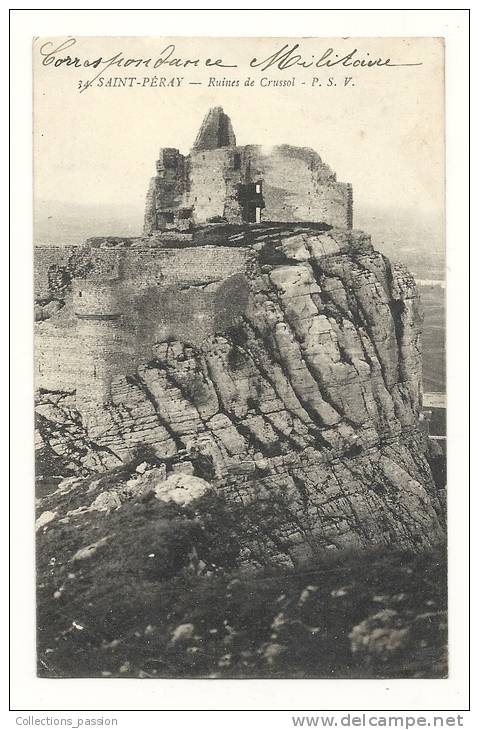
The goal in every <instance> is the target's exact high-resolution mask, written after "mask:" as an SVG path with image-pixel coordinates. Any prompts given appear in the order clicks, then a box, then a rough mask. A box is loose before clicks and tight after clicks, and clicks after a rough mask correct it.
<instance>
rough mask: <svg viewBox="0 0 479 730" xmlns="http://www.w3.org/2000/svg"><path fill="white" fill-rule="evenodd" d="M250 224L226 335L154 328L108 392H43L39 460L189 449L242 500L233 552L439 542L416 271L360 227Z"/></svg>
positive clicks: (43, 465) (232, 497)
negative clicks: (143, 355) (243, 538)
mask: <svg viewBox="0 0 479 730" xmlns="http://www.w3.org/2000/svg"><path fill="white" fill-rule="evenodd" d="M251 235H252V238H251V240H250V241H249V242H248V245H250V246H251V264H250V266H249V271H248V273H247V277H248V281H249V286H250V296H249V301H248V305H247V307H246V310H245V313H244V315H242V316H241V317H238V319H237V321H236V322H235V324H234V325H233V326H231V327H229V328H228V329H227V330H226V331H225V332H223V333H222V334H221V335H214V336H210V337H208V338H207V339H205V340H204V341H203V342H202V343H201V345H199V346H198V345H196V346H193V345H191V344H189V343H188V342H179V341H168V342H158V343H157V344H156V345H155V346H154V347H153V357H152V358H151V359H150V360H149V361H147V362H144V363H143V364H142V365H141V366H140V367H138V368H137V370H136V371H135V372H132V373H131V374H129V375H126V376H124V377H117V378H114V380H113V382H112V385H111V400H110V401H109V402H107V403H105V404H104V405H103V407H99V406H98V404H97V403H95V404H93V403H89V402H88V401H85V400H79V399H77V398H76V396H75V393H73V392H58V391H55V392H52V391H40V392H39V394H38V403H37V425H38V429H37V435H38V443H37V445H38V472H39V474H42V473H45V474H47V473H49V474H52V473H53V474H62V475H68V474H79V475H84V476H88V475H90V474H92V473H93V472H105V471H108V470H110V469H113V468H115V467H117V466H119V465H121V464H122V463H124V462H127V461H128V460H129V459H130V458H131V456H132V454H133V452H134V450H135V448H137V447H138V445H139V444H141V445H145V444H146V445H150V446H151V447H152V449H154V451H155V453H156V456H157V457H158V458H159V459H163V460H164V462H165V464H166V465H167V468H168V469H169V468H170V465H171V464H174V463H175V462H179V461H182V460H187V461H190V462H191V464H192V465H193V469H194V470H195V474H196V475H197V476H200V477H201V478H204V479H206V480H207V481H208V483H209V484H210V485H211V488H212V489H213V490H214V491H216V492H218V493H220V494H222V495H223V496H224V497H225V498H226V500H227V501H228V502H230V503H231V504H233V503H234V504H242V505H244V506H248V505H250V506H251V507H252V509H251V510H250V512H249V517H248V519H249V520H250V521H251V525H252V529H251V534H253V535H254V537H253V538H252V539H251V540H250V541H249V542H248V544H246V545H244V558H245V559H246V560H252V561H253V562H258V563H261V562H262V556H263V557H264V556H265V555H268V556H273V557H274V558H275V559H276V560H278V561H280V562H284V563H291V562H293V563H295V564H298V563H301V562H302V561H303V560H304V561H307V560H308V559H310V558H311V556H312V555H315V554H317V552H318V551H324V550H335V549H342V548H363V547H370V546H373V545H381V544H387V545H394V546H395V547H399V548H406V549H413V550H418V549H420V548H424V547H429V546H431V545H433V544H435V543H437V542H439V541H440V540H441V539H442V536H443V528H442V526H441V510H440V506H439V503H438V500H437V493H436V488H435V485H434V482H433V479H432V476H431V472H430V469H429V466H428V462H427V460H426V458H425V445H424V439H423V436H422V434H421V432H420V430H419V414H420V398H421V351H420V330H421V314H420V307H419V302H418V297H417V292H416V287H415V284H414V280H413V279H412V277H411V276H410V275H409V274H408V273H407V271H406V270H405V269H404V268H402V267H401V266H399V265H397V264H394V265H392V264H390V262H389V261H388V260H387V259H386V258H385V257H384V256H383V255H381V254H380V253H378V252H376V251H375V250H374V249H373V247H372V246H371V243H370V240H369V238H368V237H367V236H366V235H364V234H362V233H360V232H357V231H353V232H351V231H346V230H340V229H332V230H330V231H318V230H317V229H315V228H314V227H313V226H293V227H292V226H290V227H286V228H284V227H283V229H281V230H277V229H275V228H274V227H273V228H271V229H268V228H267V227H266V226H259V227H257V228H256V229H255V232H254V235H253V234H251ZM240 244H241V245H244V241H240ZM231 245H233V244H231ZM198 256H201V250H200V249H199V250H198ZM79 346H80V347H81V344H79Z"/></svg>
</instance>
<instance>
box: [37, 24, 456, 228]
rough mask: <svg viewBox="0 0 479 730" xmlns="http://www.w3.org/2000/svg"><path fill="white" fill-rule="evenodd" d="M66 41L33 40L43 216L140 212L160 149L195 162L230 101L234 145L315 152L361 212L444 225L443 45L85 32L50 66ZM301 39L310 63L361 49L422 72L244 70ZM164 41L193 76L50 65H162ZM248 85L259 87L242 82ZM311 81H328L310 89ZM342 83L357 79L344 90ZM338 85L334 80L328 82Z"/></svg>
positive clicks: (171, 69) (163, 68) (174, 70)
mask: <svg viewBox="0 0 479 730" xmlns="http://www.w3.org/2000/svg"><path fill="white" fill-rule="evenodd" d="M64 40H65V39H63V38H56V39H55V38H54V39H49V38H42V39H37V40H36V41H34V44H33V65H34V188H35V198H36V201H37V204H40V205H41V206H42V207H46V210H44V211H43V212H44V213H46V212H48V201H60V202H64V203H75V204H80V205H92V204H95V205H101V204H104V205H124V206H133V207H134V208H137V209H138V210H140V209H142V208H143V205H144V199H145V194H146V189H147V185H148V180H149V178H150V177H151V176H152V175H154V171H155V160H156V159H157V157H158V149H159V148H160V147H178V148H179V149H180V150H181V151H182V152H184V153H187V152H188V150H189V149H190V148H191V146H192V144H193V142H194V139H195V136H196V133H197V131H198V129H199V126H200V124H201V121H202V119H203V117H204V115H205V114H206V112H207V111H208V109H209V108H210V107H211V106H222V107H223V108H224V110H225V112H226V113H227V114H228V115H229V116H230V117H231V120H232V123H233V127H234V130H235V133H236V138H237V143H238V144H239V145H243V144H263V145H266V146H272V145H274V144H282V143H287V144H292V145H298V146H309V147H312V148H314V149H315V150H316V151H317V152H318V153H319V154H320V155H321V157H322V159H323V160H324V161H325V162H326V163H328V164H329V165H330V166H331V167H332V168H333V170H335V171H336V173H337V179H338V180H340V181H343V182H351V183H352V184H353V190H354V202H355V207H357V206H361V205H362V204H364V205H368V206H373V207H374V206H381V207H383V208H394V207H397V208H400V209H405V210H414V209H421V211H423V212H425V213H427V214H428V215H431V216H433V217H437V219H438V220H439V219H442V216H443V199H444V183H443V178H444V175H443V165H444V149H443V137H444V122H443V46H442V42H441V40H440V39H433V38H427V39H424V38H408V39H384V38H375V39H365V38H361V39H357V38H356V39H314V38H306V39H299V40H298V39H293V38H291V39H288V38H283V39H274V38H268V39H260V38H255V39H241V38H231V39H207V38H196V39H189V38H178V39H162V38H89V37H88V38H87V37H80V38H78V39H76V42H75V44H73V45H72V46H71V47H70V48H69V49H68V50H65V51H63V52H62V51H59V52H58V53H57V54H53V56H54V59H53V61H52V62H51V63H48V64H47V65H44V64H43V63H42V62H44V61H45V60H47V61H48V60H50V57H48V56H46V55H45V54H46V53H48V52H49V51H53V50H55V48H56V47H58V45H60V44H61V43H62V42H63V41H64ZM48 43H50V45H45V44H48ZM296 43H299V49H297V50H296V51H295V54H298V53H301V55H302V58H303V59H306V60H308V61H309V60H311V59H312V58H313V57H314V60H317V59H318V58H320V57H321V55H322V54H323V53H324V51H325V49H328V48H333V51H334V53H337V54H338V58H341V57H343V56H344V55H346V54H347V53H349V52H350V51H351V50H352V49H357V51H356V54H355V56H354V58H365V59H369V60H370V59H373V58H378V57H381V58H382V59H385V58H388V57H389V58H391V61H392V62H398V63H411V64H412V63H414V64H415V63H420V64H421V65H407V66H402V65H401V66H382V67H379V68H378V67H372V68H361V67H359V68H354V67H343V66H341V65H339V66H337V67H334V68H324V67H323V68H319V69H315V68H308V69H306V68H302V67H301V66H300V65H299V64H295V65H293V66H292V67H290V68H288V69H284V70H281V69H279V68H278V67H277V65H276V66H272V67H271V68H269V69H266V70H261V69H258V68H255V69H252V68H251V67H250V65H249V62H250V60H251V59H252V58H253V57H255V58H257V59H258V60H263V59H267V58H268V57H270V56H271V55H272V54H273V53H275V52H276V51H277V50H278V49H281V48H282V47H283V46H285V45H286V44H288V48H289V47H292V46H294V45H295V44H296ZM168 45H174V46H175V51H174V54H173V55H174V57H175V58H182V59H185V58H188V59H192V60H194V59H197V58H198V59H199V61H200V63H199V65H198V67H195V66H192V65H190V66H189V67H188V68H181V67H175V66H168V65H166V64H162V65H160V66H159V67H158V68H157V69H152V68H149V69H145V68H143V69H141V68H135V66H134V65H130V66H129V67H128V68H119V67H116V66H114V65H112V66H110V68H107V69H104V67H103V68H100V69H94V68H91V67H89V68H85V67H80V68H75V67H73V66H67V65H65V64H61V65H59V66H57V67H56V66H55V65H54V60H55V59H60V58H63V57H65V56H66V55H68V54H70V55H71V56H72V57H74V56H75V55H77V56H78V58H79V59H80V60H81V62H83V61H84V59H85V58H89V59H96V58H98V57H99V56H100V55H101V56H102V58H103V59H108V58H111V57H112V56H114V55H115V54H117V53H121V54H122V55H123V57H124V58H134V59H139V58H152V59H155V58H158V57H159V58H164V57H166V56H167V55H168V53H163V51H164V49H165V48H166V47H167V46H168ZM42 54H43V55H42ZM367 54H369V55H367ZM172 57H173V56H172ZM172 57H171V58H172ZM206 58H212V59H217V58H222V59H223V60H224V62H225V63H233V62H234V63H237V65H238V68H234V69H233V68H228V69H224V68H214V67H213V68H209V69H207V68H205V67H204V59H206ZM105 65H106V64H105ZM98 73H99V74H100V75H99V77H98V78H103V85H102V86H95V85H94V86H91V87H90V88H87V89H85V90H84V91H82V92H80V91H79V89H78V86H79V82H80V81H81V82H83V83H84V81H85V80H87V79H92V78H93V77H94V76H95V75H97V74H98ZM154 76H157V77H158V79H159V78H161V77H164V78H166V79H167V80H171V79H172V78H175V77H183V82H182V85H181V86H180V87H179V88H178V87H170V88H160V87H158V86H157V87H152V86H150V85H149V84H150V83H151V80H152V78H153V77H154ZM110 77H134V78H135V79H136V80H135V86H132V87H131V88H130V87H120V88H112V87H106V80H107V79H108V78H110ZM248 77H249V78H250V79H252V80H254V82H255V84H254V85H253V86H245V85H244V82H245V80H246V79H247V78H248ZM315 77H316V78H318V79H319V83H321V86H318V85H315V86H313V85H312V84H313V79H314V78H315ZM347 77H350V78H351V80H350V81H349V82H347V85H345V79H346V78H347ZM145 78H146V79H147V81H146V82H144V79H145ZM211 78H214V79H215V80H216V82H219V83H220V84H221V83H222V81H223V79H226V80H228V81H236V80H238V81H239V83H240V85H239V86H233V87H230V86H219V87H218V86H214V87H210V86H209V85H208V84H209V81H210V79H211ZM329 78H332V79H333V84H335V85H330V86H328V79H329ZM261 79H266V82H263V83H267V82H268V81H272V82H274V81H277V80H282V81H284V80H289V81H292V79H294V86H289V87H286V88H285V87H280V88H278V87H274V86H272V85H271V86H269V87H268V86H262V85H261ZM191 82H194V83H191ZM143 83H147V84H148V85H147V86H146V87H143V86H142V85H141V84H143Z"/></svg>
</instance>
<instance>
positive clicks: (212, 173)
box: [35, 107, 356, 402]
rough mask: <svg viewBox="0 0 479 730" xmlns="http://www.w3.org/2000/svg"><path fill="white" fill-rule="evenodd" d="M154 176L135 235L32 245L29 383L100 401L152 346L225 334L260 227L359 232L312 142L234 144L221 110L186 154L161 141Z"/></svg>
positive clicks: (288, 232)
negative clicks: (34, 308)
mask: <svg viewBox="0 0 479 730" xmlns="http://www.w3.org/2000/svg"><path fill="white" fill-rule="evenodd" d="M156 173H157V174H156V175H155V177H154V178H152V180H151V182H150V186H149V189H148V193H147V197H146V206H145V218H144V229H143V234H142V235H141V236H139V237H137V238H118V237H106V238H102V237H98V238H93V239H89V240H88V241H87V242H86V243H85V245H84V246H81V247H58V248H55V247H44V246H42V247H37V248H36V252H35V293H36V298H37V301H38V302H39V304H38V311H39V314H38V317H37V319H38V321H37V323H36V337H35V342H36V386H37V387H38V388H44V389H46V390H54V391H55V390H58V391H71V392H75V393H76V396H77V399H78V400H79V401H81V399H82V398H83V399H85V400H89V401H90V402H91V401H98V402H108V401H109V400H110V399H111V397H112V393H111V383H112V381H113V379H114V378H115V377H116V376H124V375H129V374H132V373H134V372H135V368H136V367H137V366H138V365H139V364H140V363H141V362H145V361H147V360H148V359H149V358H151V357H152V352H153V349H152V348H153V347H154V345H155V343H157V342H162V341H166V340H174V339H176V340H180V341H182V342H185V343H189V344H191V345H193V346H199V345H200V344H201V342H202V341H203V340H205V339H206V338H207V337H208V336H211V335H213V334H215V333H216V334H218V333H221V332H224V331H226V329H227V328H229V327H231V326H233V325H234V324H235V322H236V321H237V320H238V318H240V317H241V316H242V314H244V312H245V311H246V309H247V306H248V297H249V279H248V271H249V270H250V269H251V267H252V266H254V265H256V266H257V265H258V260H257V253H258V250H259V249H258V247H260V246H261V244H260V243H258V241H261V239H264V238H265V235H264V234H265V231H266V230H267V235H268V237H269V238H270V239H271V238H272V237H273V238H274V236H276V237H279V238H281V236H285V237H286V236H292V235H296V234H297V233H298V231H300V230H301V224H306V225H307V227H308V229H311V228H315V229H316V230H318V231H319V232H321V231H323V232H324V231H327V230H329V229H331V228H335V229H341V231H342V233H341V234H340V235H341V236H342V237H343V238H344V240H346V241H347V240H348V236H349V237H350V236H353V237H354V236H355V235H356V234H355V233H354V232H353V231H352V230H351V228H352V216H353V213H352V208H353V205H352V188H351V185H350V184H348V183H340V182H337V181H336V175H335V174H334V173H333V172H332V170H331V169H330V168H329V167H328V165H326V164H325V163H324V162H323V161H322V160H321V158H320V157H319V155H318V154H317V153H316V152H315V151H314V150H312V149H310V148H305V147H292V146H289V145H280V146H278V147H274V148H273V149H271V150H265V149H263V148H261V147H260V146H256V145H246V146H237V144H236V138H235V134H234V132H233V127H232V124H231V121H230V118H229V117H228V116H227V115H226V114H225V113H224V111H223V109H222V108H221V107H215V108H213V109H211V110H210V111H209V112H208V114H207V115H206V117H205V119H204V121H203V124H202V126H201V128H200V131H199V133H198V136H197V138H196V141H195V143H194V145H193V148H192V150H191V152H190V154H189V155H187V156H185V155H182V154H181V153H180V152H179V150H177V149H173V148H164V149H161V150H160V154H159V159H158V161H157V163H156ZM321 245H323V244H321ZM324 245H325V246H327V245H328V242H327V240H326V239H325V241H324ZM199 248H200V249H201V250H199ZM52 301H53V303H54V304H55V308H54V311H53V314H51V313H50V312H48V307H49V306H50V305H51V303H52ZM45 312H48V313H47V314H45Z"/></svg>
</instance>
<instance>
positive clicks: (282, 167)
mask: <svg viewBox="0 0 479 730" xmlns="http://www.w3.org/2000/svg"><path fill="white" fill-rule="evenodd" d="M250 160H251V162H250V167H251V172H252V175H254V177H255V178H256V179H258V178H260V179H262V180H263V186H262V192H263V197H264V202H265V208H264V210H263V211H262V214H261V220H263V221H303V222H308V221H310V222H315V221H318V222H323V223H328V224H329V225H332V226H336V227H339V228H350V227H351V225H352V199H351V200H350V199H349V197H348V189H349V186H348V185H346V184H344V183H338V182H336V176H335V175H334V174H333V173H332V171H331V169H330V168H329V167H328V166H327V165H325V164H324V163H323V162H322V161H321V158H320V157H319V155H317V154H316V153H315V152H314V150H310V149H308V148H299V147H290V146H289V145H280V146H278V147H274V148H273V149H272V150H271V151H270V152H268V153H264V152H263V151H262V150H261V148H259V149H258V148H256V149H255V148H252V152H251V153H250Z"/></svg>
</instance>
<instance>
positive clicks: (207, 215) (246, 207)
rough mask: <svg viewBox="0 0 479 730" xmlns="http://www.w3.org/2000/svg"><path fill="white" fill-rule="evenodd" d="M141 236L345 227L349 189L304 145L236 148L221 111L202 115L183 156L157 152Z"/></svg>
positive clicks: (350, 215)
mask: <svg viewBox="0 0 479 730" xmlns="http://www.w3.org/2000/svg"><path fill="white" fill-rule="evenodd" d="M156 172H157V174H156V176H155V177H153V178H152V180H151V183H150V187H149V189H148V194H147V198H146V209H145V223H144V234H145V235H150V234H152V233H154V232H155V231H161V230H168V229H188V228H189V227H190V226H191V225H192V224H193V225H201V224H205V223H219V222H221V223H229V224H241V223H260V222H263V223H266V222H288V223H291V222H293V221H301V222H303V223H306V222H322V223H327V224H329V225H332V226H336V227H339V228H351V227H352V218H353V206H352V187H351V185H350V184H348V183H340V182H337V181H336V175H335V174H334V172H333V171H332V170H331V168H330V167H328V165H326V164H325V163H324V162H323V161H322V160H321V158H320V156H319V155H318V154H317V153H316V152H315V151H314V150H312V149H310V148H309V147H292V146H290V145H286V144H285V145H279V146H277V147H273V149H272V150H270V151H266V150H265V149H263V148H262V147H260V146H258V145H246V146H243V147H238V146H237V144H236V137H235V134H234V132H233V127H232V124H231V120H230V118H229V117H228V116H227V115H226V114H225V113H224V111H223V109H222V108H221V107H214V108H213V109H210V111H209V112H208V114H207V115H206V117H205V119H204V121H203V124H202V125H201V129H200V131H199V133H198V136H197V138H196V141H195V143H194V145H193V148H192V150H191V152H190V154H189V155H187V156H184V155H182V154H181V153H180V152H179V150H177V149H174V148H164V149H161V150H160V155H159V158H158V161H157V163H156Z"/></svg>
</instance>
